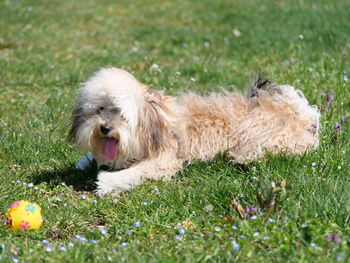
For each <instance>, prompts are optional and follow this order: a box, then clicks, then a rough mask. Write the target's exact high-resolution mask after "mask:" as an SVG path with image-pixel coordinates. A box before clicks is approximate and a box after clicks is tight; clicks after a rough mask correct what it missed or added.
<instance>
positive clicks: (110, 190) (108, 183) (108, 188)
mask: <svg viewBox="0 0 350 263" xmlns="http://www.w3.org/2000/svg"><path fill="white" fill-rule="evenodd" d="M117 181H118V180H117V178H116V175H113V174H111V173H108V172H103V173H100V174H99V175H98V181H97V183H96V184H97V189H96V191H95V193H96V195H97V196H99V197H103V196H105V195H112V196H115V197H117V196H119V195H120V193H121V192H123V191H125V190H126V189H123V188H122V187H120V186H118V182H117Z"/></svg>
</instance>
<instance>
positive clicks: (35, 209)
mask: <svg viewBox="0 0 350 263" xmlns="http://www.w3.org/2000/svg"><path fill="white" fill-rule="evenodd" d="M5 216H6V223H5V224H6V226H7V227H9V228H10V229H11V230H22V229H23V230H28V229H29V230H31V229H39V228H40V227H41V225H42V224H43V218H42V216H41V208H40V206H39V205H38V204H36V203H31V202H29V201H26V200H21V201H16V202H14V203H13V204H12V205H11V208H9V209H8V210H7V212H6V214H5Z"/></svg>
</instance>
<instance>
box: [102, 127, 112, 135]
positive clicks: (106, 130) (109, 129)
mask: <svg viewBox="0 0 350 263" xmlns="http://www.w3.org/2000/svg"><path fill="white" fill-rule="evenodd" d="M112 129H113V128H112V126H109V125H101V126H100V131H101V133H102V134H103V135H107V134H108V133H109V132H110V131H111V130H112Z"/></svg>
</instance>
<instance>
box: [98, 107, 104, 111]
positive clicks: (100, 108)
mask: <svg viewBox="0 0 350 263" xmlns="http://www.w3.org/2000/svg"><path fill="white" fill-rule="evenodd" d="M104 109H105V107H99V108H98V109H97V112H101V111H104Z"/></svg>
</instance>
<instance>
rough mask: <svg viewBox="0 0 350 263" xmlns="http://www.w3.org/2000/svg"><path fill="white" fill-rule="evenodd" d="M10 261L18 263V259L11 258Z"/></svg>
mask: <svg viewBox="0 0 350 263" xmlns="http://www.w3.org/2000/svg"><path fill="white" fill-rule="evenodd" d="M11 259H12V261H13V262H15V263H18V262H19V260H18V258H15V257H13V258H11Z"/></svg>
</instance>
